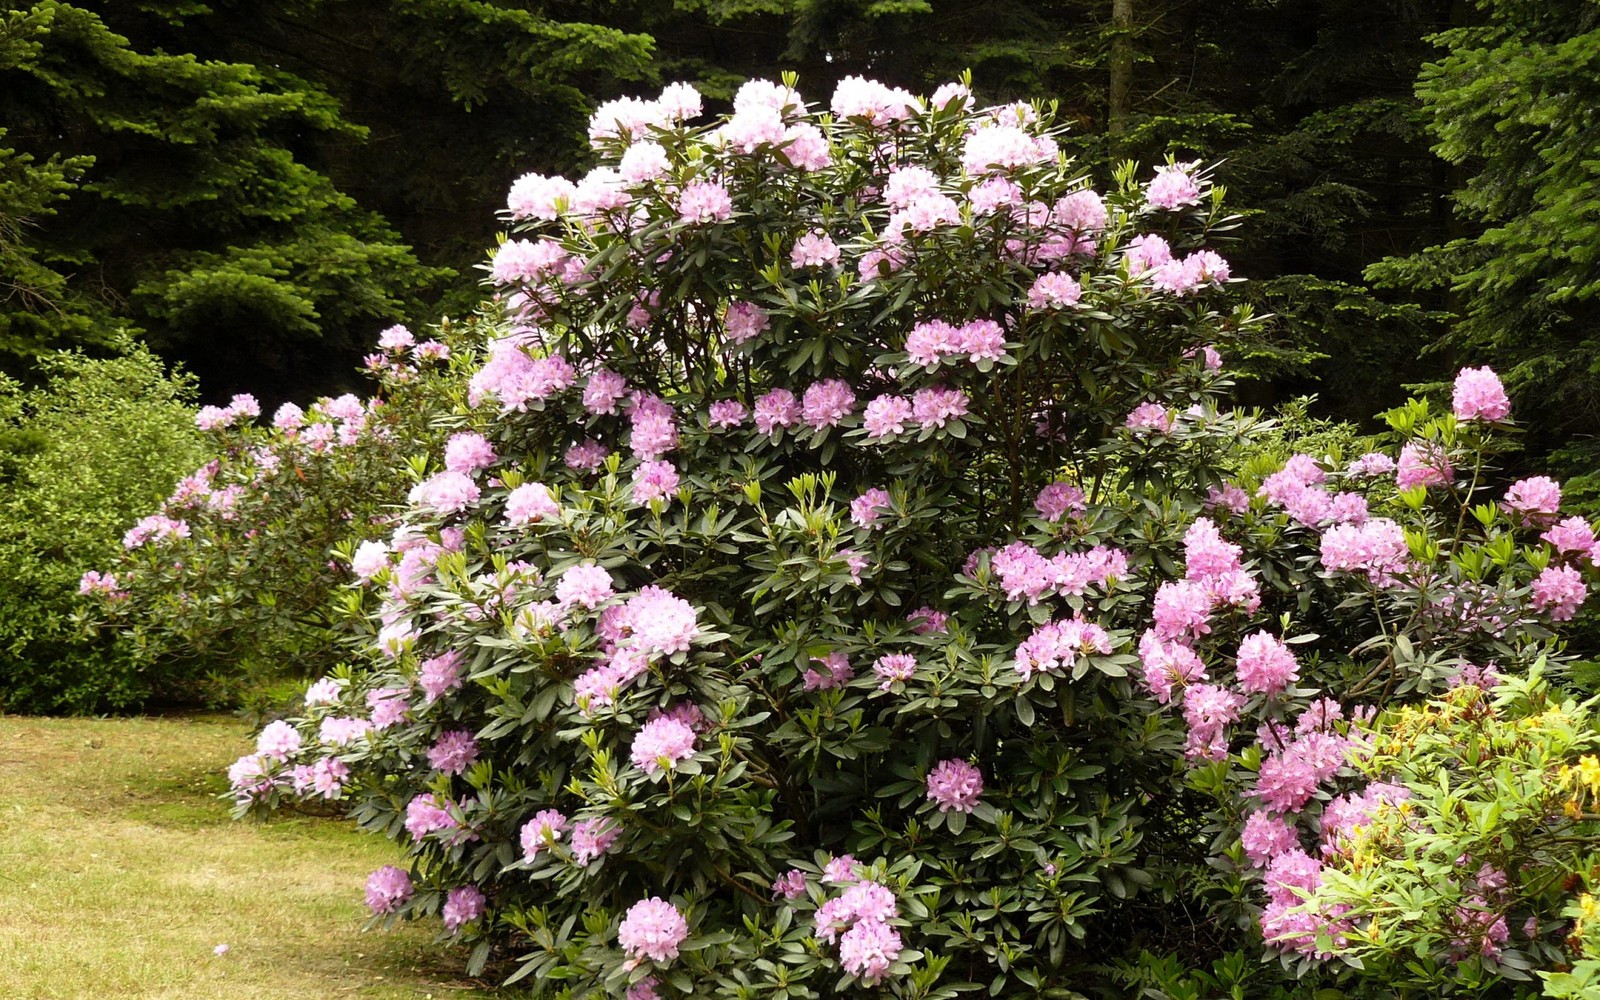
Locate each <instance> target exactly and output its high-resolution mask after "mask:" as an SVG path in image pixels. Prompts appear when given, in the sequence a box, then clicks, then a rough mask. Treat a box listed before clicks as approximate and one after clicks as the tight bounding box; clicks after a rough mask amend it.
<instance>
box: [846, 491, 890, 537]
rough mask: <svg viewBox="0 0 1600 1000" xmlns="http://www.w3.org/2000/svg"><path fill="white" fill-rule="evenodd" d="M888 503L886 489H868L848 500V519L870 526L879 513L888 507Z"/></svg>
mask: <svg viewBox="0 0 1600 1000" xmlns="http://www.w3.org/2000/svg"><path fill="white" fill-rule="evenodd" d="M890 504H891V499H890V497H889V493H888V491H887V490H881V489H876V488H874V489H870V490H868V491H867V492H865V493H863V494H861V495H860V496H858V497H856V498H855V499H854V500H852V501H850V520H852V521H854V522H855V523H856V524H858V525H860V526H861V527H863V528H870V527H872V526H873V525H874V524H875V523H877V520H878V517H879V515H880V514H881V513H882V512H883V511H887V510H888V509H889V507H890Z"/></svg>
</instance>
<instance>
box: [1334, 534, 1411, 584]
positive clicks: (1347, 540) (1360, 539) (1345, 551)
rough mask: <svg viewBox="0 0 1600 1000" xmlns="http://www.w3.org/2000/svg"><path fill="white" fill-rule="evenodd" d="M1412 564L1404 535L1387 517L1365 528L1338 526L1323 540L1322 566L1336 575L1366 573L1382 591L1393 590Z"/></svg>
mask: <svg viewBox="0 0 1600 1000" xmlns="http://www.w3.org/2000/svg"><path fill="white" fill-rule="evenodd" d="M1410 561H1411V549H1410V546H1408V545H1407V544H1406V537H1405V531H1404V529H1402V528H1401V527H1400V526H1399V525H1398V524H1396V523H1395V522H1393V521H1391V520H1389V519H1388V518H1386V517H1376V518H1372V519H1371V520H1368V521H1366V522H1364V523H1362V524H1359V525H1356V524H1339V525H1335V526H1333V527H1332V528H1329V529H1328V530H1327V531H1326V532H1325V533H1324V534H1323V536H1322V565H1323V566H1324V567H1326V568H1327V569H1329V570H1332V571H1334V572H1347V573H1366V574H1367V576H1368V578H1369V579H1371V580H1372V582H1373V583H1375V584H1377V585H1378V586H1380V587H1387V586H1391V585H1393V584H1394V582H1395V577H1396V575H1397V574H1399V573H1401V572H1402V571H1403V570H1404V569H1405V568H1406V566H1407V565H1408V564H1409V563H1410Z"/></svg>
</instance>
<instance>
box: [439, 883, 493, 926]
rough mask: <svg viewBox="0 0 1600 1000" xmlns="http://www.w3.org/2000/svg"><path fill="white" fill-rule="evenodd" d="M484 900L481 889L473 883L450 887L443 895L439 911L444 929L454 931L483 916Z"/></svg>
mask: <svg viewBox="0 0 1600 1000" xmlns="http://www.w3.org/2000/svg"><path fill="white" fill-rule="evenodd" d="M486 902H487V900H485V899H484V896H483V891H482V890H481V889H479V888H478V887H477V886H475V885H462V886H457V887H456V888H454V889H451V890H450V892H449V893H448V894H446V896H445V900H444V907H443V909H441V910H440V911H439V914H440V916H442V917H443V918H444V926H445V929H446V930H448V931H450V932H451V933H455V932H456V931H459V930H460V929H461V928H462V927H464V926H466V925H467V924H470V923H472V922H473V921H474V920H477V919H478V918H479V917H481V916H483V911H484V907H485V904H486Z"/></svg>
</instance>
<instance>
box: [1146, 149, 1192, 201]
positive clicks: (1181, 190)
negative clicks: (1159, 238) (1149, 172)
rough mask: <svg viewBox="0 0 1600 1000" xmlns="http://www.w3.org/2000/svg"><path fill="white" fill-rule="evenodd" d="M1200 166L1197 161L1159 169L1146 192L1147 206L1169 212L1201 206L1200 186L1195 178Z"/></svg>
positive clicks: (1172, 164) (1173, 164)
mask: <svg viewBox="0 0 1600 1000" xmlns="http://www.w3.org/2000/svg"><path fill="white" fill-rule="evenodd" d="M1199 165H1200V164H1199V162H1198V161H1196V162H1192V163H1169V164H1167V165H1165V166H1160V167H1157V168H1156V175H1155V177H1154V179H1152V180H1151V181H1150V186H1149V187H1148V188H1147V189H1146V190H1145V204H1146V205H1148V206H1149V207H1150V208H1155V209H1161V210H1163V211H1168V212H1170V211H1175V210H1177V209H1180V208H1189V207H1192V206H1194V205H1198V204H1200V184H1199V182H1198V181H1197V180H1196V179H1195V176H1194V173H1195V168H1196V167H1198V166H1199Z"/></svg>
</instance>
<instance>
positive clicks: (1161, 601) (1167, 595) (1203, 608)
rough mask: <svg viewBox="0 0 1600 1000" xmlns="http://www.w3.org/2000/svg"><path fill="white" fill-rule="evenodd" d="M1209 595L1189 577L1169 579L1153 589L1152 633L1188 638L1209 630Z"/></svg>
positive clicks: (1160, 635)
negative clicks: (1153, 629) (1187, 578)
mask: <svg viewBox="0 0 1600 1000" xmlns="http://www.w3.org/2000/svg"><path fill="white" fill-rule="evenodd" d="M1211 605H1212V600H1211V595H1210V594H1209V593H1207V592H1206V588H1205V587H1204V586H1202V585H1200V584H1198V583H1196V582H1194V581H1192V580H1169V581H1167V582H1166V583H1163V584H1162V585H1161V586H1160V587H1159V588H1157V589H1156V600H1155V606H1154V608H1153V609H1152V614H1153V616H1154V618H1155V630H1156V635H1157V636H1158V637H1160V638H1162V639H1178V638H1190V637H1198V636H1202V635H1205V634H1206V633H1208V632H1210V631H1211V624H1210V618H1211Z"/></svg>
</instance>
